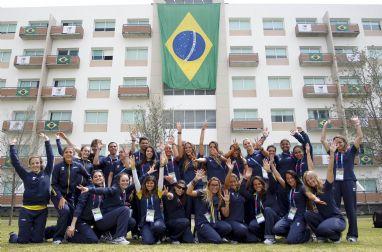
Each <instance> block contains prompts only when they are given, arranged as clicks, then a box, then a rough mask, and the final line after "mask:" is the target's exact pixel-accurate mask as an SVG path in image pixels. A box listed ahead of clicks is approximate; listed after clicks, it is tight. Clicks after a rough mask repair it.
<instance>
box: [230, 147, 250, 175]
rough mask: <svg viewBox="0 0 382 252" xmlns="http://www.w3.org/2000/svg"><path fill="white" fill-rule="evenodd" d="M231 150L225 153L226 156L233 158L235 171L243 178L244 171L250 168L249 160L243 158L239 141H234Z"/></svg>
mask: <svg viewBox="0 0 382 252" xmlns="http://www.w3.org/2000/svg"><path fill="white" fill-rule="evenodd" d="M229 150H230V151H229V152H228V153H227V154H226V155H225V157H226V158H230V159H231V163H232V165H233V171H232V172H233V173H234V174H235V175H236V176H237V177H238V178H239V179H240V180H241V179H242V178H243V175H244V171H245V170H247V169H248V164H247V160H246V159H245V158H243V155H242V154H241V149H240V146H239V144H238V143H236V142H235V143H234V144H232V145H231V146H230V147H229Z"/></svg>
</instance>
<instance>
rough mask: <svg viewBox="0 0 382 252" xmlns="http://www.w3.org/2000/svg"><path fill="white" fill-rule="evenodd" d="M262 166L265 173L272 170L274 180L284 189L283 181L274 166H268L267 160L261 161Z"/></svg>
mask: <svg viewBox="0 0 382 252" xmlns="http://www.w3.org/2000/svg"><path fill="white" fill-rule="evenodd" d="M263 166H264V169H265V170H266V171H268V170H272V173H273V175H275V177H276V180H277V181H278V182H279V183H280V185H281V186H282V187H283V188H285V186H286V184H285V180H284V179H283V178H282V177H281V175H280V173H279V172H278V171H277V169H276V167H275V165H274V164H269V162H268V160H266V159H264V160H263Z"/></svg>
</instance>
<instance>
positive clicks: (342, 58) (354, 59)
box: [336, 53, 361, 67]
mask: <svg viewBox="0 0 382 252" xmlns="http://www.w3.org/2000/svg"><path fill="white" fill-rule="evenodd" d="M336 60H337V65H338V66H341V67H343V66H348V65H350V64H357V63H360V62H361V55H360V54H357V53H336Z"/></svg>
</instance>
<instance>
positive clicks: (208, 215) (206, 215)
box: [204, 213, 211, 222]
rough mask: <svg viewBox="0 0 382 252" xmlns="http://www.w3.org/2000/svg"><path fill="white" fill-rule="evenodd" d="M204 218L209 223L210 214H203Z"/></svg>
mask: <svg viewBox="0 0 382 252" xmlns="http://www.w3.org/2000/svg"><path fill="white" fill-rule="evenodd" d="M204 217H206V219H207V221H208V222H211V214H210V213H205V214H204Z"/></svg>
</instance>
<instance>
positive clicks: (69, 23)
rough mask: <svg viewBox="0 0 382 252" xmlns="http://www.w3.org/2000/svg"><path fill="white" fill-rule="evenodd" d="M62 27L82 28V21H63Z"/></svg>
mask: <svg viewBox="0 0 382 252" xmlns="http://www.w3.org/2000/svg"><path fill="white" fill-rule="evenodd" d="M61 25H62V26H82V20H62V21H61Z"/></svg>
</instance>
